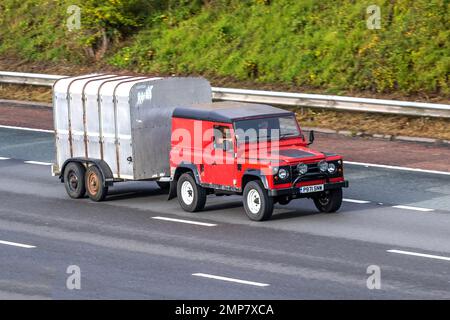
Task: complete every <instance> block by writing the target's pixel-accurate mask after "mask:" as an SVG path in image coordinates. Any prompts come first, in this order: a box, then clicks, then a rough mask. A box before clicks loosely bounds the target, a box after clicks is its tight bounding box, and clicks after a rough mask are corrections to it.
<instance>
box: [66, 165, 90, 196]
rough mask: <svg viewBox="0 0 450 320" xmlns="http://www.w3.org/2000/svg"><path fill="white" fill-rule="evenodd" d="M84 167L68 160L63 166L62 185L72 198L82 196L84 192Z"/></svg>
mask: <svg viewBox="0 0 450 320" xmlns="http://www.w3.org/2000/svg"><path fill="white" fill-rule="evenodd" d="M85 172H86V169H85V167H84V166H83V165H82V164H80V163H78V162H69V163H68V164H67V165H66V167H65V168H64V187H65V188H66V192H67V194H68V195H69V197H71V198H72V199H80V198H83V197H84V195H85V194H86V186H85Z"/></svg>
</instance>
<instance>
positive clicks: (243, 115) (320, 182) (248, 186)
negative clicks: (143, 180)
mask: <svg viewBox="0 0 450 320" xmlns="http://www.w3.org/2000/svg"><path fill="white" fill-rule="evenodd" d="M171 140H172V147H171V152H170V167H171V173H172V177H173V182H172V184H171V192H170V193H171V197H173V196H175V194H176V195H177V197H178V201H179V202H180V205H181V207H182V208H183V209H184V210H186V211H189V212H195V211H199V210H202V209H203V208H204V206H205V203H206V198H207V195H208V194H216V195H230V194H239V195H243V203H244V208H245V212H246V214H247V216H248V217H249V218H250V219H251V220H255V221H262V220H268V219H270V217H271V216H272V212H273V209H274V204H276V203H279V204H281V205H286V204H288V203H289V202H290V201H291V200H292V199H296V198H310V199H312V200H313V201H314V204H315V205H316V207H317V209H318V210H319V211H321V212H326V213H331V212H336V211H337V210H339V208H340V206H341V204H342V188H345V187H348V181H346V180H344V172H343V163H342V157H341V156H339V155H337V154H333V153H324V152H318V151H314V150H312V149H310V148H309V147H308V146H309V145H310V144H312V142H313V140H314V133H313V132H311V133H310V138H309V142H308V141H306V139H305V136H304V134H303V132H302V131H301V129H300V127H299V125H298V123H297V120H296V117H295V114H294V113H293V112H290V111H286V110H283V109H279V108H275V107H271V106H268V105H258V104H247V103H236V102H216V103H207V104H197V105H194V106H191V107H188V108H175V110H174V112H173V117H172V139H171Z"/></svg>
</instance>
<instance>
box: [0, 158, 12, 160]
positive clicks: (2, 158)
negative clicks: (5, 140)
mask: <svg viewBox="0 0 450 320" xmlns="http://www.w3.org/2000/svg"><path fill="white" fill-rule="evenodd" d="M9 159H10V158H5V157H0V160H9Z"/></svg>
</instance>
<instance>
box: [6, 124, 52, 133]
mask: <svg viewBox="0 0 450 320" xmlns="http://www.w3.org/2000/svg"><path fill="white" fill-rule="evenodd" d="M0 128H3V129H13V130H22V131H33V132H46V133H55V131H54V130H45V129H35V128H26V127H14V126H4V125H0Z"/></svg>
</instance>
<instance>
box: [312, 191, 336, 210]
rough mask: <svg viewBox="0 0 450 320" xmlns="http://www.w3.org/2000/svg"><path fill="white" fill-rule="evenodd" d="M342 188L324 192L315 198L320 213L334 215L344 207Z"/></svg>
mask: <svg viewBox="0 0 450 320" xmlns="http://www.w3.org/2000/svg"><path fill="white" fill-rule="evenodd" d="M342 198H343V195H342V188H339V189H334V190H329V191H325V192H322V193H321V194H320V195H319V196H318V197H315V198H314V204H315V205H316V208H317V209H318V210H319V211H320V212H324V213H334V212H336V211H338V210H339V208H340V207H341V205H342Z"/></svg>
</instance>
